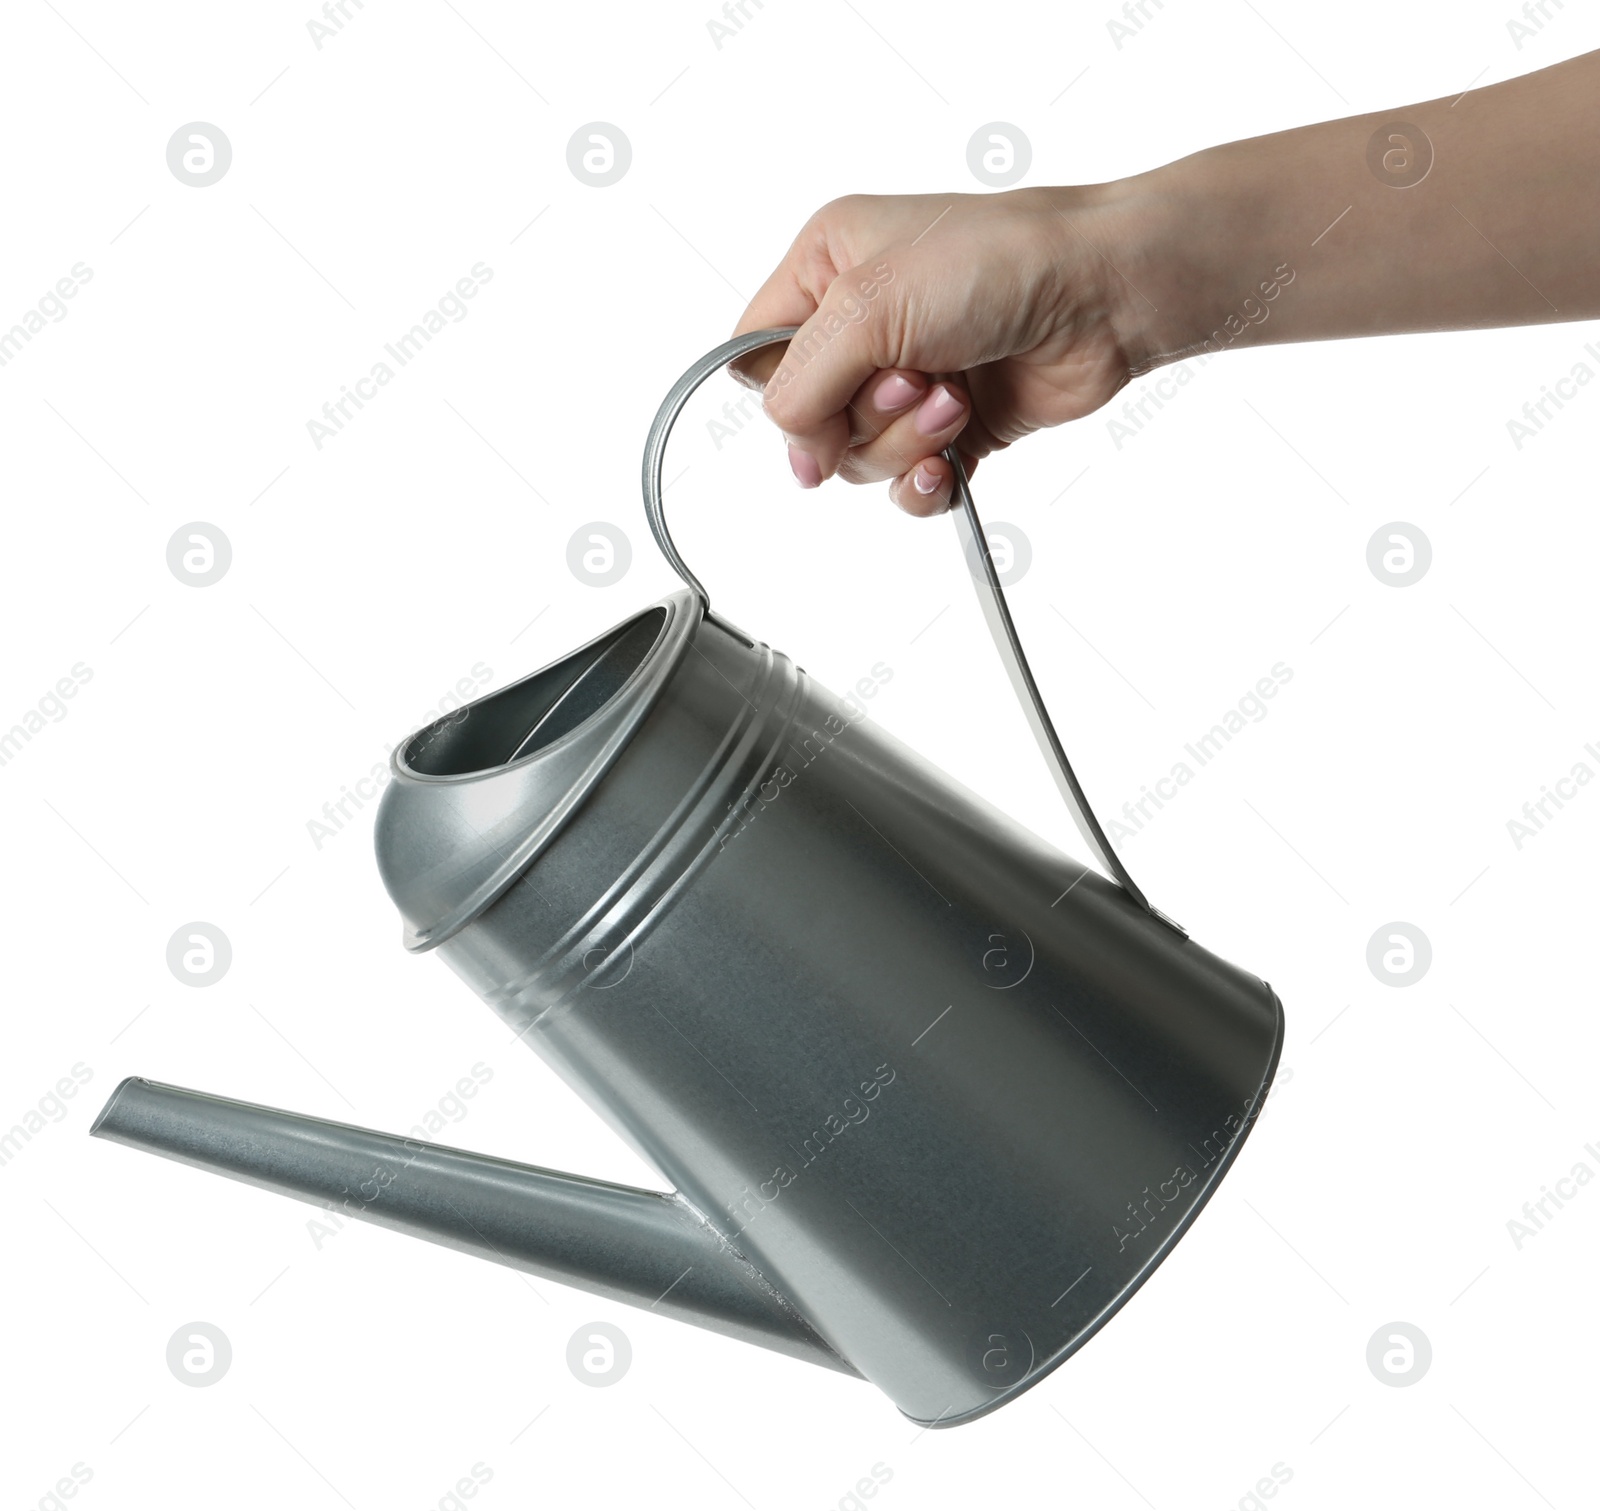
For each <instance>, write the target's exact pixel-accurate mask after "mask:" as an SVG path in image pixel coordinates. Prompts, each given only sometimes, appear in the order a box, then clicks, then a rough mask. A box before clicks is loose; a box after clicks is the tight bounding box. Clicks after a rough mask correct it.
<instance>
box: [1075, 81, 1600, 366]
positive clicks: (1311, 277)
mask: <svg viewBox="0 0 1600 1511" xmlns="http://www.w3.org/2000/svg"><path fill="white" fill-rule="evenodd" d="M1401 123H1403V124H1401ZM1407 126H1409V127H1413V128H1420V130H1421V133H1423V137H1424V138H1425V140H1424V139H1423V138H1418V137H1416V136H1415V134H1414V133H1408V132H1406V131H1405V129H1404V128H1405V127H1407ZM1391 127H1395V128H1396V130H1395V131H1393V132H1391V131H1389V130H1387V129H1386V128H1391ZM1391 136H1402V137H1404V136H1411V137H1412V139H1411V140H1410V141H1409V142H1402V141H1391V140H1390V138H1391ZM1430 152H1431V163H1429V164H1427V172H1426V174H1425V175H1424V176H1422V177H1421V178H1420V179H1417V181H1416V182H1409V181H1410V180H1411V179H1414V178H1416V176H1417V174H1418V173H1419V172H1420V171H1421V169H1422V167H1423V166H1424V164H1425V163H1426V161H1427V158H1428V156H1429V154H1430ZM1385 154H1387V158H1385ZM1102 222H1103V224H1104V225H1105V226H1106V228H1107V235H1106V236H1105V238H1103V239H1102V238H1097V240H1101V242H1102V249H1103V251H1104V254H1105V255H1106V256H1107V257H1108V258H1109V259H1110V260H1111V262H1112V263H1113V264H1114V265H1115V267H1116V270H1117V279H1116V281H1117V283H1118V284H1119V285H1120V287H1121V298H1122V303H1121V308H1122V311H1123V315H1122V320H1121V322H1120V323H1121V324H1122V325H1123V327H1124V344H1125V348H1126V350H1127V355H1128V358H1129V361H1130V364H1131V365H1132V367H1133V369H1134V371H1141V370H1144V369H1147V368H1149V367H1153V366H1157V365H1159V364H1160V363H1162V362H1164V361H1171V360H1175V359H1177V358H1179V357H1182V356H1184V355H1187V354H1189V353H1192V352H1195V351H1200V350H1212V351H1214V350H1217V349H1219V348H1220V349H1225V348H1228V347H1232V346H1248V345H1261V344H1264V343H1267V342H1282V341H1315V340H1325V339H1329V338H1336V337H1347V336H1368V335H1378V334H1383V333H1388V332H1403V331H1433V330H1458V329H1467V328H1472V327H1487V326H1504V325H1523V324H1534V323H1540V322H1545V321H1554V320H1583V319H1594V318H1600V53H1591V54H1588V55H1586V56H1584V57H1581V58H1576V59H1573V60H1571V61H1569V62H1566V63H1562V64H1559V65H1557V66H1555V67H1553V68H1548V69H1545V70H1543V71H1541V72H1539V73H1536V74H1530V75H1528V76H1526V77H1523V78H1519V79H1512V80H1509V81H1508V82H1506V83H1504V84H1498V85H1493V86H1491V87H1489V88H1486V89H1481V90H1475V91H1472V92H1470V93H1468V94H1466V95H1464V96H1460V97H1455V98H1454V99H1451V98H1446V99H1441V100H1433V101H1429V102H1427V103H1423V104H1417V105H1408V106H1404V107H1401V108H1398V109H1395V110H1386V111H1380V112H1377V113H1375V114H1372V115H1363V116H1354V117H1351V118H1348V119H1346V120H1341V121H1330V122H1326V123H1323V124H1321V125H1316V126H1309V127H1305V128H1302V129H1299V130H1295V131H1286V132H1281V133H1278V134H1276V135H1273V136H1265V137H1257V138H1254V139H1252V140H1248V141H1242V142H1234V143H1230V144H1229V145H1227V146H1223V147H1216V148H1212V149H1210V150H1208V151H1205V152H1201V153H1197V154H1196V155H1194V156H1193V157H1189V158H1184V159H1182V160H1181V161H1179V162H1176V163H1172V164H1169V165H1168V166H1166V167H1163V168H1159V169H1156V170H1155V171H1154V172H1151V173H1147V174H1142V175H1139V176H1138V177H1136V178H1133V179H1129V180H1125V181H1123V182H1122V183H1119V184H1116V185H1112V186H1108V191H1107V194H1106V196H1105V200H1104V202H1103V205H1102ZM1285 267H1286V268H1287V269H1288V271H1289V277H1288V278H1285V277H1284V275H1283V273H1282V272H1281V269H1283V268H1285ZM1263 284H1266V285H1267V290H1263V288H1262V285H1263ZM1268 290H1273V291H1274V292H1271V293H1270V297H1267V291H1268Z"/></svg>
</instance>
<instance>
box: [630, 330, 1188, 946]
mask: <svg viewBox="0 0 1600 1511" xmlns="http://www.w3.org/2000/svg"><path fill="white" fill-rule="evenodd" d="M798 329H799V327H798V326H793V325H791V326H784V327H779V328H775V329H772V330H764V331H750V332H747V333H746V334H745V335H743V336H735V337H734V338H733V339H732V340H731V341H724V342H723V343H722V345H721V346H719V347H717V348H716V349H715V350H713V351H709V352H707V353H706V354H705V356H703V357H702V358H700V360H699V361H698V362H696V363H695V364H694V365H693V366H692V367H691V368H690V369H689V370H688V371H687V372H686V373H684V375H683V376H682V377H681V378H679V379H678V381H677V382H676V383H674V384H673V385H672V389H671V391H670V392H669V393H668V394H667V396H666V398H665V399H663V400H662V403H661V408H660V409H659V410H657V411H656V417H655V420H654V421H653V422H652V423H651V426H650V434H649V435H648V436H647V437H646V439H645V443H644V479H643V481H644V512H645V517H646V518H647V519H648V520H649V521H650V533H651V534H652V535H654V536H655V538H656V544H657V545H658V546H660V547H661V554H662V555H663V556H665V557H666V558H667V560H668V562H669V563H671V565H672V569H673V571H675V572H676V573H677V574H678V576H679V577H681V578H682V579H683V580H684V582H686V583H687V584H688V585H689V586H690V587H691V588H693V589H694V591H695V593H696V594H698V595H699V598H700V602H701V604H702V605H703V606H704V609H705V612H707V613H710V611H711V595H710V594H709V593H707V592H706V590H705V586H704V585H703V584H702V583H701V581H700V579H699V578H698V577H696V576H695V575H694V573H693V572H691V571H690V570H689V568H688V565H687V564H686V563H685V562H684V559H683V557H681V556H680V555H679V554H678V548H677V547H676V546H675V545H674V544H673V543H672V536H671V534H670V533H669V532H668V530H667V519H666V511H665V507H664V505H663V502H662V497H661V472H662V465H663V463H664V461H665V459H666V451H667V437H668V436H670V435H671V434H672V427H673V425H674V424H675V423H676V422H677V418H678V416H679V414H680V413H681V412H682V410H683V406H684V405H685V404H686V403H688V401H689V395H690V394H692V393H693V392H694V391H695V389H697V388H698V387H699V386H700V385H701V384H702V383H704V382H705V380H706V379H707V378H709V377H710V376H711V374H712V373H714V372H717V371H718V370H719V369H720V368H722V367H724V366H726V365H727V364H728V363H729V362H731V361H733V360H734V359H735V358H736V357H742V356H744V355H745V353H746V352H752V351H756V350H757V349H758V348H760V347H763V346H771V345H774V344H775V343H777V342H779V341H787V340H788V339H789V338H790V337H791V336H792V335H794V333H795V332H796V331H797V330H798ZM944 457H945V459H946V460H947V461H948V462H949V463H950V467H951V470H952V471H953V472H954V474H955V486H954V489H953V495H952V500H951V509H950V517H951V519H952V520H953V521H954V522H955V527H956V535H957V537H958V538H959V539H960V541H961V546H962V551H963V554H964V555H965V556H966V559H967V565H968V568H969V570H970V572H971V576H972V580H973V584H974V586H975V587H976V589H977V593H978V603H979V606H980V607H981V608H982V609H983V617H984V620H985V622H986V623H987V624H988V626H989V633H990V635H991V636H992V637H993V639H994V644H995V649H996V650H997V651H999V653H1000V661H1001V664H1002V665H1003V666H1004V667H1005V669H1006V675H1007V676H1008V677H1009V678H1010V679H1011V687H1012V690H1013V691H1014V692H1015V693H1016V695H1017V701H1018V702H1019V703H1021V705H1022V711H1023V713H1024V714H1025V715H1026V716H1027V719H1028V725H1029V727H1030V728H1031V729H1032V730H1033V737H1034V739H1035V740H1036V741H1037V742H1038V745H1039V749H1040V752H1041V753H1042V754H1043V756H1044V758H1045V762H1046V764H1047V765H1048V766H1049V768H1050V775H1051V776H1052V777H1053V778H1054V779H1055V784H1056V790H1057V791H1058V792H1060V794H1061V798H1062V801H1063V802H1065V803H1066V805H1067V812H1069V813H1070V814H1071V815H1072V819H1073V822H1074V823H1076V824H1077V826H1078V832H1079V833H1080V834H1081V835H1082V836H1083V838H1084V840H1085V842H1086V843H1087V844H1088V846H1089V848H1090V849H1091V850H1092V851H1093V852H1094V855H1095V857H1096V859H1098V860H1099V862H1100V864H1101V865H1102V866H1104V867H1105V869H1106V871H1107V872H1109V873H1110V875H1111V876H1112V877H1113V878H1114V879H1115V880H1116V881H1117V882H1118V883H1120V884H1121V886H1122V889H1123V891H1125V892H1126V893H1127V894H1128V896H1129V897H1130V898H1131V899H1132V900H1133V901H1134V902H1136V903H1137V904H1138V905H1139V906H1140V907H1141V908H1143V909H1145V911H1146V912H1148V913H1150V914H1151V915H1153V916H1154V917H1156V918H1159V919H1160V920H1161V922H1162V923H1164V924H1166V925H1167V926H1168V927H1169V928H1172V929H1175V930H1176V931H1177V932H1178V933H1179V934H1184V933H1185V931H1184V929H1183V927H1182V926H1181V925H1180V924H1178V923H1175V922H1174V921H1173V920H1172V919H1170V918H1168V917H1167V915H1166V914H1165V913H1162V912H1161V911H1160V910H1159V909H1157V908H1154V907H1152V906H1151V905H1150V900H1149V899H1148V898H1147V897H1146V896H1145V895H1144V893H1143V891H1141V890H1140V888H1139V886H1138V884H1137V883H1136V882H1135V881H1134V879H1133V878H1132V877H1131V876H1130V875H1129V874H1128V868H1127V867H1126V866H1125V865H1123V863H1122V860H1121V857H1120V856H1118V854H1117V852H1116V851H1115V850H1114V849H1112V847H1111V841H1110V839H1109V838H1107V836H1106V832H1105V830H1104V829H1102V828H1101V827H1100V820H1099V819H1097V818H1096V817H1095V816H1094V810H1093V809H1092V808H1091V807H1090V806H1089V799H1088V798H1087V797H1086V796H1085V795H1084V791H1083V788H1082V786H1081V785H1080V784H1079V782H1078V778H1077V776H1076V775H1075V774H1074V772H1073V770H1072V763H1071V762H1070V761H1068V760H1067V753H1066V751H1065V750H1064V749H1063V748H1062V745H1061V740H1060V737H1059V736H1058V735H1057V734H1056V729H1055V725H1054V724H1053V723H1052V722H1051V720H1050V714H1049V711H1048V710H1047V709H1046V708H1045V706H1044V699H1043V698H1042V697H1040V695H1039V686H1038V684H1037V683H1036V682H1035V681H1034V680H1033V672H1032V671H1031V670H1030V669H1029V667H1028V658H1027V656H1026V655H1025V654H1024V652H1023V649H1022V642H1021V641H1020V640H1019V639H1018V638H1017V627H1016V625H1015V624H1014V623H1013V622H1012V619H1011V611H1010V609H1009V608H1008V607H1007V606H1006V595H1005V590H1004V589H1003V588H1002V587H1001V586H1000V577H999V574H998V573H997V572H996V570H995V565H994V559H993V556H992V555H991V553H990V550H989V541H988V537H987V536H985V535H984V533H983V522H982V521H981V520H980V519H979V518H978V510H977V506H976V505H975V504H974V503H973V501H972V489H971V487H970V486H969V484H968V482H967V471H966V468H965V467H963V466H962V465H961V458H960V456H959V455H958V454H957V453H956V448H955V447H954V446H947V447H946V448H945V450H944ZM1058 900H1059V899H1058ZM1185 937H1187V935H1186V934H1185Z"/></svg>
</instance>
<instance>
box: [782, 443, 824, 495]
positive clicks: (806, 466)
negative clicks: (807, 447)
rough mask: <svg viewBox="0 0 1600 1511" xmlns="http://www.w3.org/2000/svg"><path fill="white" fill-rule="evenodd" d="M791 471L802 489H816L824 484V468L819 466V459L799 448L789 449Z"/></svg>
mask: <svg viewBox="0 0 1600 1511" xmlns="http://www.w3.org/2000/svg"><path fill="white" fill-rule="evenodd" d="M789 470H790V471H791V472H793V473H794V480H795V481H796V482H797V483H799V485H800V486H801V487H802V488H815V487H817V485H818V484H820V483H821V482H822V468H821V467H819V466H818V465H817V459H816V458H815V457H814V456H809V455H807V453H805V452H804V451H802V450H801V449H800V448H799V447H798V446H794V445H791V446H790V447H789Z"/></svg>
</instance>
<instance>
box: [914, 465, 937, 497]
mask: <svg viewBox="0 0 1600 1511" xmlns="http://www.w3.org/2000/svg"><path fill="white" fill-rule="evenodd" d="M911 486H912V487H913V488H915V489H916V490H917V492H918V493H922V494H928V493H936V492H938V489H939V479H938V478H936V477H935V476H934V475H933V474H932V473H931V472H929V471H928V469H927V467H926V466H924V465H923V464H922V463H921V462H918V463H917V470H916V471H915V472H913V473H912V474H911Z"/></svg>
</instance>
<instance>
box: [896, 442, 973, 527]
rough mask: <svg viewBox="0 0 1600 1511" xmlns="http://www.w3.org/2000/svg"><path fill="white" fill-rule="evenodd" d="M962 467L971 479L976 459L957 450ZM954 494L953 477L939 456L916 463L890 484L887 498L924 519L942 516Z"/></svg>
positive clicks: (948, 464)
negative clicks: (937, 515) (931, 516)
mask: <svg viewBox="0 0 1600 1511" xmlns="http://www.w3.org/2000/svg"><path fill="white" fill-rule="evenodd" d="M958 454H959V455H960V457H961V465H962V467H963V468H964V469H965V470H966V474H967V476H968V477H971V476H972V474H973V472H974V470H975V469H976V468H977V465H978V459H977V457H975V456H970V455H969V454H968V453H967V452H965V451H959V453H958ZM954 491H955V474H954V473H953V472H952V471H951V468H950V463H949V462H947V461H946V460H945V459H944V457H942V456H931V457H928V458H926V459H925V460H923V461H920V462H918V463H917V465H916V466H915V467H913V468H912V469H911V470H910V471H909V472H907V473H905V474H903V475H902V476H900V477H897V478H896V479H895V480H894V481H893V482H892V483H891V484H890V485H889V497H890V498H891V499H893V500H894V502H895V504H897V505H898V506H899V507H900V508H901V509H904V510H905V512H906V513H907V514H914V515H916V516H917V517H918V518H919V519H925V518H927V517H928V516H929V515H932V514H943V513H944V512H945V511H946V510H947V509H948V508H949V507H950V500H951V498H952V496H953V495H954Z"/></svg>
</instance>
